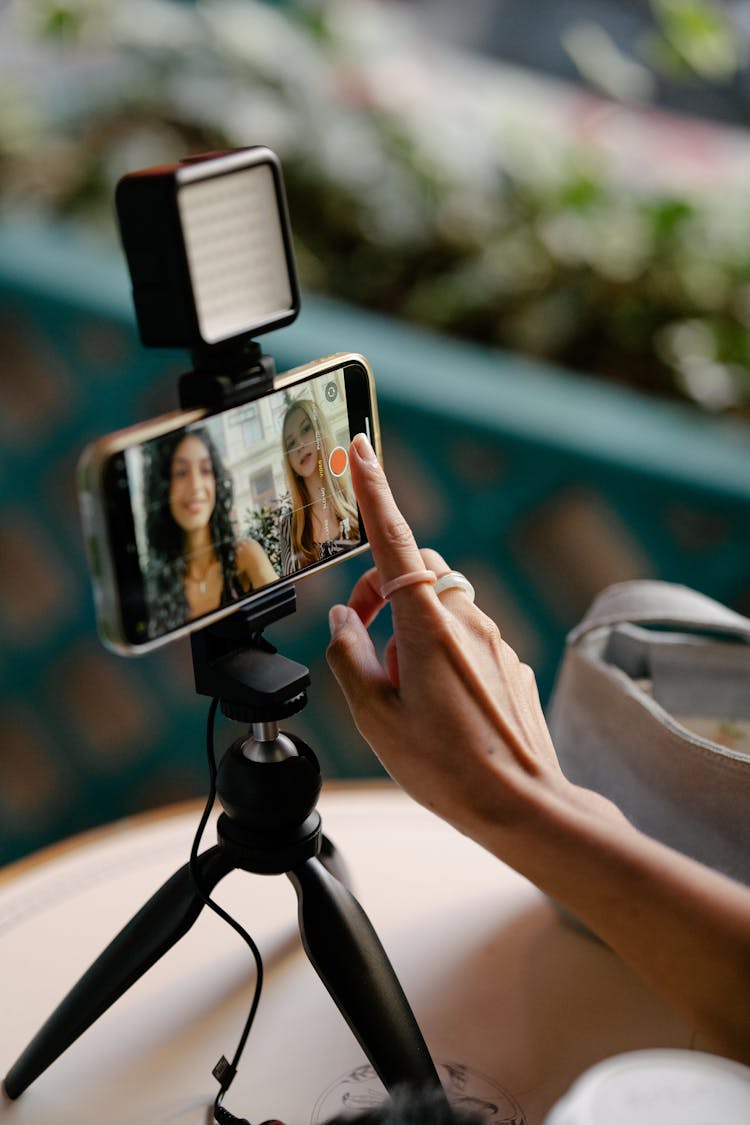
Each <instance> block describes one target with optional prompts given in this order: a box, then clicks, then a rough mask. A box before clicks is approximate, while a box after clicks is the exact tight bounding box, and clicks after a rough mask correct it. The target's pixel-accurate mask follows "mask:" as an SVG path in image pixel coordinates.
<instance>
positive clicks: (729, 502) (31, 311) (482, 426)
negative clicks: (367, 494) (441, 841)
mask: <svg viewBox="0 0 750 1125" xmlns="http://www.w3.org/2000/svg"><path fill="white" fill-rule="evenodd" d="M0 342H1V346H2V352H1V353H0V354H1V355H2V373H1V375H0V438H1V442H2V454H1V458H0V704H1V711H0V862H7V861H9V860H11V859H13V858H15V857H18V856H20V855H23V854H24V853H26V852H29V851H31V850H32V849H35V848H37V847H39V846H41V845H43V844H47V843H50V842H53V841H55V840H58V839H60V838H62V837H64V836H66V835H69V834H70V833H72V832H75V831H79V830H81V829H83V828H86V827H89V826H93V825H97V824H100V823H103V822H107V821H110V820H112V819H114V818H117V817H120V816H123V815H127V814H129V813H132V812H136V811H140V810H142V809H145V808H150V807H154V806H157V805H160V804H163V803H165V802H169V801H172V800H178V799H181V798H184V797H187V796H197V795H200V794H202V793H203V792H204V791H205V787H206V771H205V765H204V749H203V744H204V719H205V714H206V710H207V700H205V699H202V698H199V697H198V696H196V695H195V693H194V690H193V686H192V668H191V663H190V654H189V645H188V644H187V642H184V641H182V642H178V643H176V644H174V645H171V646H168V647H166V648H164V649H162V650H160V651H159V652H157V653H154V654H151V655H149V656H146V657H140V658H137V659H124V658H121V657H117V656H114V655H112V654H110V653H108V652H106V651H105V650H104V649H103V648H102V647H101V646H100V644H99V642H98V640H97V638H96V635H95V629H94V617H93V611H92V604H91V595H90V590H89V584H88V577H87V573H86V569H85V562H84V557H83V549H82V542H81V537H80V531H79V523H78V515H77V506H76V497H75V490H74V483H75V482H74V473H75V465H76V461H77V457H78V454H79V452H80V450H81V449H82V447H83V446H84V444H85V443H86V442H87V441H88V440H89V439H91V438H92V437H95V436H98V435H99V434H102V433H105V432H107V431H108V430H112V429H117V428H119V427H121V426H123V425H126V424H128V423H130V422H134V421H137V420H140V419H143V418H146V417H149V416H150V415H152V414H155V413H158V412H160V411H162V410H164V409H171V408H173V407H174V406H175V405H176V390H175V385H176V375H177V373H178V372H179V371H180V370H182V369H183V367H184V364H185V360H184V357H182V356H180V355H176V354H164V353H158V352H153V351H152V352H147V351H145V350H144V349H143V348H142V347H141V345H140V343H139V341H138V339H137V336H136V333H135V330H134V327H133V316H132V311H131V307H130V298H129V294H128V289H127V279H126V273H125V267H124V264H123V263H122V262H121V261H120V260H119V258H118V255H117V253H116V251H114V250H112V249H109V248H102V247H100V246H98V245H97V244H95V243H93V242H91V241H90V240H89V239H88V238H87V237H84V236H81V235H79V234H77V233H75V232H69V231H67V232H66V231H64V230H61V229H59V228H54V229H51V230H42V229H40V228H38V227H24V225H23V224H20V223H17V224H15V225H13V226H10V225H6V226H4V227H0ZM266 344H267V348H268V351H270V352H271V354H273V355H274V356H275V357H276V360H277V364H278V367H279V368H280V369H283V368H286V367H291V366H294V365H296V364H299V363H302V362H304V361H306V360H308V359H312V358H315V357H317V356H320V355H325V354H327V353H330V352H332V351H340V350H356V351H361V352H363V353H364V354H365V355H367V356H368V358H369V359H370V361H371V363H372V365H373V368H374V370H375V374H376V379H377V382H378V388H379V401H380V410H381V422H382V428H383V440H384V448H385V459H386V465H387V468H388V471H389V475H390V478H391V481H392V484H393V486H394V489H395V491H396V494H397V497H398V499H399V502H400V503H401V506H402V507H403V509H404V511H405V512H406V514H407V516H408V517H409V519H410V521H411V522H412V524H413V526H414V529H415V531H416V533H417V536H418V538H419V539H420V541H421V542H422V543H423V544H424V545H431V546H435V547H437V549H438V550H440V551H442V553H443V554H444V555H445V557H446V558H447V560H448V561H449V562H450V564H451V565H452V566H454V567H456V568H458V569H461V570H463V571H465V572H466V574H467V575H469V576H470V577H471V579H472V581H473V582H474V584H475V586H476V588H477V600H478V602H479V603H480V604H481V605H482V606H483V608H485V609H486V610H487V612H489V613H490V614H491V615H492V616H494V617H495V618H496V619H497V620H498V622H499V623H500V624H501V627H502V630H503V633H504V635H505V636H506V638H507V639H508V640H509V641H510V642H511V643H512V644H513V645H514V646H515V647H516V648H517V649H518V650H519V652H520V653H521V654H522V656H523V657H524V659H526V660H527V661H529V662H530V663H531V664H532V665H533V667H534V668H535V669H536V671H537V675H538V678H539V683H540V688H541V691H542V694H543V697H546V696H547V695H548V693H549V690H550V688H551V685H552V682H553V678H554V674H555V669H556V667H557V664H558V661H559V658H560V655H561V651H562V646H563V643H564V637H565V633H566V631H567V629H568V628H570V627H571V626H572V625H573V624H574V623H575V622H576V621H577V620H578V618H579V617H580V616H581V614H582V613H583V612H584V610H585V609H586V607H587V605H588V604H589V602H590V601H591V599H592V598H593V596H594V595H595V594H596V593H597V592H598V591H599V590H601V589H602V588H603V587H604V586H606V585H609V584H610V583H611V582H615V581H619V580H621V579H626V578H630V577H643V576H654V577H659V578H663V579H666V580H669V581H676V582H684V583H686V584H688V585H691V586H694V587H696V588H698V589H701V590H703V591H704V592H705V593H707V594H710V595H712V596H714V597H717V598H719V599H720V600H722V601H725V602H726V603H728V604H730V605H733V606H734V607H735V608H738V609H741V610H743V611H744V612H748V611H749V610H750V431H749V430H748V427H747V426H745V425H742V424H739V423H732V422H720V421H714V420H710V419H704V418H701V417H699V416H698V415H697V414H694V413H692V412H690V411H689V410H687V409H685V408H682V407H678V406H674V405H671V404H665V403H661V402H656V401H650V400H644V399H642V398H640V397H638V396H636V395H634V394H632V393H629V392H626V391H621V390H618V389H616V388H613V387H610V386H604V385H601V384H597V383H594V382H592V381H591V380H588V379H584V378H582V377H576V376H573V375H569V374H562V373H559V372H557V371H552V370H549V369H547V368H544V367H542V366H540V365H537V364H534V363H532V362H530V361H528V360H524V359H521V358H519V357H516V356H512V355H507V354H500V353H495V352H490V351H486V350H483V349H479V348H475V347H471V346H467V345H465V344H461V343H459V342H457V341H454V340H448V339H443V338H440V337H436V336H433V335H430V334H429V333H426V332H421V331H418V330H415V329H412V328H410V327H408V326H407V325H405V324H403V323H401V322H393V321H387V320H384V319H382V318H378V317H374V316H371V315H369V314H367V313H364V312H362V311H355V310H353V309H350V308H347V307H345V306H341V305H338V304H335V303H331V302H327V301H323V300H321V299H316V298H312V297H305V298H303V304H302V312H301V314H300V318H299V320H298V321H297V323H296V324H295V325H293V326H291V327H290V328H288V329H285V330H283V331H282V332H280V333H275V334H273V335H271V336H269V337H267V338H266ZM366 565H368V563H367V561H362V560H354V561H350V562H348V563H347V564H345V565H343V566H340V567H337V568H334V569H333V570H329V571H326V572H325V573H324V574H322V575H320V576H318V577H317V578H314V579H310V580H307V581H306V582H304V583H302V584H301V585H300V587H299V594H298V610H297V613H296V614H295V615H294V617H292V618H290V619H288V620H286V621H284V622H281V623H279V624H278V625H277V626H276V627H275V628H273V629H272V630H271V632H270V637H271V639H272V640H273V641H274V642H275V643H276V644H278V645H279V647H280V648H281V649H282V651H283V652H285V653H286V654H287V655H289V656H290V657H292V658H294V659H297V660H301V661H303V662H304V663H307V664H309V666H310V668H311V671H312V677H313V683H312V688H311V692H310V703H309V705H308V707H307V708H306V710H305V711H304V712H303V713H302V714H301V715H299V716H297V717H296V718H295V719H294V720H293V721H292V722H291V723H290V726H292V727H293V729H294V730H295V731H297V733H299V734H300V735H302V737H305V738H307V739H308V741H309V742H310V743H311V745H312V746H313V748H314V749H315V750H316V752H317V753H318V755H319V757H320V759H321V762H322V765H323V771H324V776H325V777H327V778H346V777H361V776H376V775H378V774H379V773H380V770H379V767H378V765H377V763H376V761H375V759H374V758H373V756H372V755H371V753H370V752H369V750H368V749H367V747H366V746H365V745H364V743H363V742H362V740H361V739H360V738H359V736H358V735H357V734H356V732H355V731H354V729H353V727H352V725H351V722H350V721H349V719H348V715H347V713H346V712H345V709H344V707H343V704H342V702H341V699H340V697H339V694H338V690H337V688H336V686H335V684H334V682H333V679H332V677H331V675H330V673H329V672H328V669H327V666H326V664H325V658H324V652H325V644H326V636H327V628H326V619H327V610H328V606H329V605H330V604H331V603H332V602H333V601H335V600H340V599H345V598H346V596H347V594H348V590H349V588H350V586H351V584H352V583H353V581H354V580H355V578H356V576H357V574H358V573H360V572H361V571H362V570H363V569H364V568H365V566H366ZM386 627H387V622H384V623H383V626H382V627H381V628H380V629H379V630H378V635H379V637H380V639H381V640H382V638H383V637H384V635H385V629H386ZM238 733H239V729H238V728H237V727H236V726H234V725H233V724H229V723H224V725H223V726H222V728H221V730H220V736H219V745H223V744H226V743H228V742H229V741H231V740H232V739H233V738H234V737H236V736H237V734H238Z"/></svg>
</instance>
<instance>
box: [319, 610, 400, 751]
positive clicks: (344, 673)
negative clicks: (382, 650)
mask: <svg viewBox="0 0 750 1125" xmlns="http://www.w3.org/2000/svg"><path fill="white" fill-rule="evenodd" d="M328 621H329V625H330V629H331V643H330V644H329V646H328V650H327V652H326V658H327V660H328V666H329V667H330V669H331V671H332V672H333V674H334V676H335V677H336V680H337V682H338V685H339V687H340V688H341V690H342V692H343V693H344V698H345V699H346V702H347V704H348V707H349V710H350V711H351V713H352V717H353V718H354V721H355V723H356V724H357V726H358V727H359V729H360V730H361V729H362V727H361V720H362V719H363V717H364V712H365V710H367V712H368V713H370V714H371V713H372V712H373V710H374V709H375V708H377V704H378V702H382V703H385V702H386V700H387V699H388V698H390V697H391V696H392V695H393V691H394V689H393V685H392V684H391V681H390V680H389V678H388V676H387V675H386V673H385V671H384V669H383V666H382V665H381V663H380V661H379V660H378V657H377V653H376V652H375V646H374V645H373V643H372V639H371V637H370V634H369V633H368V632H367V629H366V628H365V626H364V625H363V624H362V622H361V620H360V618H359V616H358V614H357V613H356V612H355V611H354V610H353V609H351V608H350V607H349V606H345V605H335V606H333V607H332V608H331V611H330V613H329V615H328Z"/></svg>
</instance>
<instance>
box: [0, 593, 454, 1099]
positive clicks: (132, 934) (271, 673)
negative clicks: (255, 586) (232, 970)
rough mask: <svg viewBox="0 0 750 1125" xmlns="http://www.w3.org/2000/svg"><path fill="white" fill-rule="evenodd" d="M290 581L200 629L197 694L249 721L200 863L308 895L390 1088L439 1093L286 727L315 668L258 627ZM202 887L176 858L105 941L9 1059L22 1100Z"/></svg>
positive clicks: (227, 761) (279, 605) (171, 935)
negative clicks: (172, 869)
mask: <svg viewBox="0 0 750 1125" xmlns="http://www.w3.org/2000/svg"><path fill="white" fill-rule="evenodd" d="M294 603H295V593H294V590H293V589H286V590H284V589H282V590H281V591H273V592H271V593H270V594H269V596H268V597H267V598H266V599H265V604H261V606H260V608H258V607H257V606H255V607H254V608H253V611H252V614H250V613H247V614H245V615H244V617H243V616H242V615H241V614H235V615H234V616H232V617H230V618H227V619H225V620H223V621H220V622H218V623H216V624H214V625H212V626H210V627H209V628H207V629H204V630H202V631H201V632H198V633H194V634H193V636H192V638H191V643H192V649H193V665H194V671H195V681H196V690H197V691H198V692H199V693H200V694H205V695H211V696H213V697H215V698H218V699H219V700H220V701H221V706H222V710H223V712H224V714H225V715H226V716H227V717H228V718H231V719H235V720H238V721H241V722H248V723H250V727H251V729H250V733H249V734H245V735H244V736H243V737H242V738H240V739H237V740H236V741H235V742H234V743H233V744H232V745H231V746H230V747H229V749H228V750H227V751H226V752H225V754H224V756H223V758H222V760H221V762H220V765H219V768H218V772H217V781H216V791H217V795H218V797H219V801H220V803H221V805H222V807H223V810H224V811H223V813H222V814H221V816H220V817H219V821H218V826H217V835H218V844H216V845H215V846H214V847H212V848H210V849H208V850H207V851H205V852H203V853H201V854H200V855H199V856H198V860H197V873H198V877H199V881H200V885H201V888H202V890H203V891H204V893H206V894H208V893H210V891H211V890H212V889H213V888H214V887H215V886H216V884H217V883H218V882H219V881H220V880H221V879H222V878H223V877H224V876H225V875H227V874H229V872H230V871H233V870H235V869H237V868H239V869H242V870H244V871H249V872H254V873H258V874H264V875H277V874H285V875H287V876H288V878H289V879H290V880H291V882H292V884H293V886H294V889H295V891H296V894H297V899H298V904H299V915H298V921H299V928H300V935H301V938H302V943H303V946H304V949H305V952H306V954H307V956H308V958H309V959H310V961H311V963H312V965H313V967H314V968H315V970H316V972H317V973H318V976H319V977H320V979H321V980H322V982H323V984H324V985H325V987H326V988H327V990H328V992H329V993H330V995H331V997H332V998H333V1000H334V1002H335V1004H336V1006H337V1007H338V1009H339V1011H340V1012H341V1014H342V1015H343V1017H344V1019H345V1020H346V1022H347V1023H348V1024H349V1027H350V1028H351V1030H352V1032H353V1033H354V1035H355V1037H356V1038H357V1040H358V1041H359V1043H360V1045H361V1047H362V1049H363V1050H364V1052H365V1054H366V1056H367V1058H368V1059H369V1061H370V1063H371V1064H372V1066H373V1067H374V1069H375V1071H376V1073H377V1075H378V1077H379V1078H380V1080H381V1081H382V1083H383V1085H384V1086H385V1087H386V1089H387V1090H388V1091H389V1092H390V1091H392V1090H393V1089H394V1088H395V1087H396V1086H397V1085H400V1084H402V1083H411V1084H413V1085H416V1086H421V1087H429V1088H432V1089H436V1090H440V1089H441V1087H440V1081H439V1078H438V1076H437V1072H436V1070H435V1067H434V1065H433V1062H432V1060H431V1058H430V1055H429V1052H428V1050H427V1047H426V1045H425V1042H424V1040H423V1038H422V1034H421V1032H420V1030H419V1027H418V1025H417V1022H416V1020H415V1018H414V1015H413V1013H412V1011H411V1009H410V1007H409V1004H408V1001H407V999H406V997H405V995H404V993H403V990H402V989H401V986H400V984H399V982H398V980H397V978H396V975H395V973H394V971H393V968H392V966H391V964H390V962H389V960H388V958H387V956H386V954H385V951H384V950H383V947H382V945H381V944H380V941H379V939H378V937H377V934H376V933H375V930H374V928H373V927H372V924H371V923H370V921H369V920H368V918H367V916H366V914H365V912H364V911H363V909H362V907H361V906H360V905H359V903H358V902H357V900H356V899H355V898H354V896H353V895H352V893H351V891H350V890H349V889H348V887H347V886H346V885H345V883H344V882H342V881H341V877H340V874H339V873H340V870H341V865H340V863H339V861H338V857H337V854H336V851H335V848H334V847H333V845H331V844H330V842H329V841H328V840H327V839H326V838H325V837H324V836H323V834H322V826H321V818H320V814H319V813H318V812H317V810H316V807H315V806H316V803H317V799H318V795H319V793H320V788H321V775H320V768H319V765H318V761H317V758H316V756H315V754H314V753H313V751H312V750H311V749H310V747H309V746H307V745H306V744H305V743H304V742H303V741H302V740H301V739H299V738H297V737H295V736H294V735H290V734H284V733H281V732H280V731H279V727H278V723H279V721H280V720H283V719H285V718H287V717H288V716H289V715H292V714H295V713H296V712H298V711H300V710H301V709H302V708H303V707H304V706H305V704H306V702H307V696H306V692H305V689H306V687H307V686H308V685H309V682H310V676H309V671H308V669H307V668H306V667H304V665H302V664H297V663H296V662H294V661H291V660H288V659H287V658H286V657H284V656H282V655H281V654H280V653H278V652H277V651H276V649H274V648H273V646H272V645H270V644H269V642H268V641H267V640H266V639H265V638H264V637H263V635H262V630H263V628H264V627H265V625H266V624H268V623H269V622H270V621H271V620H276V619H278V618H279V617H281V616H284V615H285V614H287V613H291V612H293V610H294ZM203 905H204V900H203V897H202V896H201V895H200V894H199V892H198V891H197V889H196V887H195V884H194V882H193V879H192V876H191V872H190V865H189V864H186V865H185V866H184V867H182V868H180V870H179V871H177V872H176V873H175V874H174V875H173V876H172V877H171V878H170V879H169V880H168V881H167V882H166V883H165V884H164V885H163V886H162V887H161V888H160V889H159V890H158V891H157V892H156V893H155V894H154V895H153V896H152V897H151V898H150V899H149V901H148V902H147V903H146V904H145V905H144V906H143V907H142V908H141V910H140V911H139V912H138V913H137V914H136V915H135V916H134V917H133V918H132V919H131V920H130V922H128V923H127V925H126V926H125V927H124V929H123V930H121V932H120V933H119V934H118V935H117V937H115V938H114V940H113V941H112V942H111V943H110V944H109V945H108V946H107V948H106V949H105V950H104V952H103V953H102V954H101V955H100V956H99V958H98V959H97V960H96V961H95V962H94V963H93V964H92V965H91V967H90V968H89V969H88V970H87V972H86V973H85V974H84V975H83V977H81V979H80V980H79V981H78V983H77V984H76V985H75V986H74V987H73V988H72V989H71V991H70V992H69V993H68V995H67V996H66V997H65V998H64V999H63V1000H62V1001H61V1003H60V1004H59V1005H58V1007H57V1008H56V1009H55V1011H54V1012H53V1013H52V1015H51V1016H50V1017H49V1018H48V1020H47V1022H46V1023H45V1024H44V1025H43V1026H42V1028H41V1029H40V1030H39V1032H38V1033H37V1035H36V1036H35V1037H34V1039H33V1040H32V1041H31V1043H30V1044H29V1045H28V1046H27V1047H26V1049H25V1050H24V1051H23V1053H22V1054H21V1055H20V1056H19V1058H18V1059H17V1061H16V1062H15V1063H14V1064H13V1066H12V1067H11V1069H10V1070H9V1071H8V1074H7V1075H6V1078H5V1090H6V1092H7V1094H8V1096H9V1097H11V1098H17V1097H19V1096H20V1094H22V1093H23V1091H24V1090H25V1089H26V1088H27V1087H28V1086H29V1085H30V1084H31V1083H32V1082H33V1081H34V1080H35V1079H36V1078H37V1077H38V1076H39V1075H40V1074H41V1073H42V1072H43V1071H45V1070H46V1069H47V1067H49V1066H50V1065H51V1064H52V1063H53V1062H54V1061H55V1060H56V1059H57V1058H58V1057H59V1056H60V1055H61V1054H62V1052H63V1051H65V1050H66V1049H67V1048H68V1047H69V1046H70V1045H71V1044H72V1043H73V1042H74V1041H75V1040H76V1039H77V1038H78V1037H79V1036H80V1035H81V1034H82V1033H83V1032H84V1031H85V1030H86V1029H87V1028H88V1027H90V1026H91V1025H92V1024H93V1023H94V1022H95V1021H96V1020H97V1019H98V1018H99V1016H100V1015H102V1013H103V1012H105V1011H106V1010H107V1009H108V1008H109V1007H110V1006H111V1005H112V1004H114V1003H115V1001H116V1000H118V999H119V997H120V996H122V995H123V993H125V992H126V991H127V989H128V988H130V986H131V985H132V984H134V983H135V982H136V981H137V980H138V979H139V978H140V977H141V976H143V975H144V974H145V973H146V972H147V971H148V970H149V969H150V968H151V967H152V966H153V965H154V964H156V962H157V961H158V960H159V959H160V958H161V957H162V956H163V955H164V954H165V953H167V952H168V950H169V949H171V947H172V946H173V945H175V944H176V943H177V941H179V939H180V938H181V937H183V936H184V935H185V934H186V933H187V931H188V930H189V929H190V927H191V926H192V925H193V923H194V922H195V921H196V919H197V918H198V916H199V914H200V912H201V909H202V907H203Z"/></svg>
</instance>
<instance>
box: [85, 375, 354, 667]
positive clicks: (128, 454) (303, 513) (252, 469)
mask: <svg viewBox="0 0 750 1125" xmlns="http://www.w3.org/2000/svg"><path fill="white" fill-rule="evenodd" d="M370 387H371V380H370V379H369V377H368V374H367V372H366V370H365V368H364V367H363V366H362V364H359V363H345V364H344V365H343V366H339V367H337V368H332V369H331V370H329V371H323V372H322V373H321V372H320V370H319V369H318V373H317V374H315V375H313V376H312V377H310V378H307V379H303V380H302V381H299V382H294V383H292V384H291V385H289V386H286V387H285V388H283V389H280V390H275V391H272V392H271V393H270V394H268V395H266V396H265V397H263V398H260V399H256V400H255V401H253V402H249V403H246V404H243V405H241V406H237V407H233V408H231V409H229V410H226V411H223V412H221V413H218V414H213V415H210V416H208V417H205V418H202V419H200V420H199V421H197V422H193V423H191V424H190V425H187V426H184V425H183V426H179V427H178V428H176V429H174V430H173V431H170V432H169V433H165V434H161V435H160V436H158V437H154V438H150V439H149V440H146V441H142V442H139V443H136V444H131V445H129V446H128V447H127V448H125V449H124V450H122V451H121V452H119V453H116V454H115V455H114V456H112V457H111V458H110V460H109V461H107V463H106V465H105V468H104V472H103V491H104V498H105V507H106V523H107V529H108V538H109V543H110V548H111V554H112V562H113V570H114V576H115V582H116V586H117V598H118V601H119V609H120V614H119V616H120V619H121V627H122V632H123V634H124V637H123V639H124V640H125V642H126V643H127V644H129V645H133V646H139V645H144V644H148V643H149V642H154V641H157V640H159V639H161V638H168V637H169V635H170V634H172V633H174V632H175V631H177V630H183V629H184V628H185V627H186V626H190V625H191V624H192V623H198V622H200V621H201V620H202V619H204V618H206V617H208V616H209V615H212V614H215V612H216V611H217V610H223V609H226V608H227V607H232V606H235V605H237V604H240V603H242V602H246V601H248V600H249V599H251V598H252V595H253V594H254V593H256V592H257V591H259V590H264V589H267V588H268V587H269V586H270V585H272V584H274V583H279V582H284V581H289V580H294V579H295V578H297V577H300V576H302V575H303V574H305V573H307V572H309V571H311V570H314V569H316V568H319V567H321V566H322V565H328V564H330V563H331V562H332V561H335V560H337V559H338V558H340V557H343V556H345V555H346V554H347V553H349V552H351V551H353V550H354V549H356V548H358V547H360V546H361V545H362V544H363V541H364V530H363V527H362V523H361V520H360V516H359V511H358V509H357V504H356V501H355V498H354V492H353V489H352V483H351V476H350V472H349V452H348V447H349V442H350V440H351V438H352V436H353V435H354V434H355V433H357V432H359V431H364V432H369V433H370V434H372V429H371V428H372V427H373V406H372V403H371V400H370Z"/></svg>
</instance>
